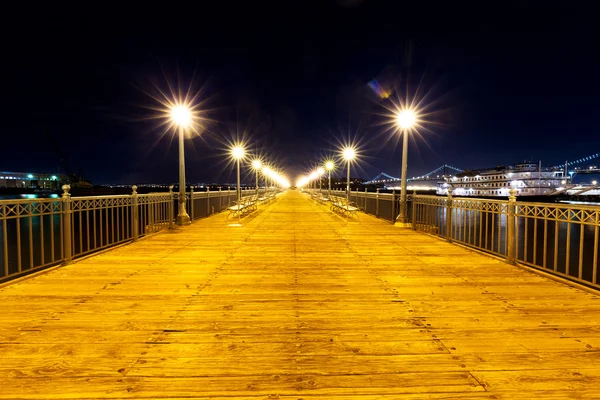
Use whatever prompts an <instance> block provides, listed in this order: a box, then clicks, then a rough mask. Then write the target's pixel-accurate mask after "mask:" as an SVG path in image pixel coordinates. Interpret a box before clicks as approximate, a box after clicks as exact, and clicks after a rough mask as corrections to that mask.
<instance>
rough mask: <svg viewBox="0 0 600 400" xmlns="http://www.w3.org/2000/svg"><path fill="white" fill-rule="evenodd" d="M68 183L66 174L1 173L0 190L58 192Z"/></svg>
mask: <svg viewBox="0 0 600 400" xmlns="http://www.w3.org/2000/svg"><path fill="white" fill-rule="evenodd" d="M68 181H69V178H68V176H67V175H64V174H44V173H42V174H39V173H30V172H7V171H0V188H23V189H47V190H57V189H60V187H61V186H62V185H63V184H64V183H67V182H68Z"/></svg>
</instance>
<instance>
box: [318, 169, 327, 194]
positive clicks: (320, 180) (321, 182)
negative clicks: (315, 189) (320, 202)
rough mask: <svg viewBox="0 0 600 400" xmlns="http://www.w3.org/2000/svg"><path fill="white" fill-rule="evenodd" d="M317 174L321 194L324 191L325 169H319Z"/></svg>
mask: <svg viewBox="0 0 600 400" xmlns="http://www.w3.org/2000/svg"><path fill="white" fill-rule="evenodd" d="M317 173H318V174H319V193H321V192H322V191H323V174H324V173H325V170H324V169H323V167H319V168H318V169H317Z"/></svg>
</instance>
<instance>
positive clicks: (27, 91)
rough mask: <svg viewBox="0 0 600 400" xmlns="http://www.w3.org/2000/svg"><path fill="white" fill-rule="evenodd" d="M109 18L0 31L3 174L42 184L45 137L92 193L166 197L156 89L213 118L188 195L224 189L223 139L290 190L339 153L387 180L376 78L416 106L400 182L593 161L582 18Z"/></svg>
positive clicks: (542, 6) (358, 6) (310, 14)
mask: <svg viewBox="0 0 600 400" xmlns="http://www.w3.org/2000/svg"><path fill="white" fill-rule="evenodd" d="M122 3H123V5H121V6H120V7H118V8H110V9H109V8H102V7H101V6H100V4H101V3H94V4H97V5H98V6H96V7H95V8H93V7H89V8H87V7H86V6H85V4H86V3H81V5H80V6H78V7H76V8H72V7H69V8H65V9H61V8H60V7H59V6H58V5H57V3H52V4H51V5H50V6H45V7H46V8H39V7H37V6H33V5H30V6H29V9H27V10H21V12H18V11H16V12H15V13H14V15H12V16H11V15H8V14H6V15H5V23H4V26H3V28H2V32H1V33H2V42H3V43H2V44H3V46H2V52H3V57H2V59H3V61H2V67H1V68H2V70H3V74H2V76H3V79H2V86H1V87H2V94H3V102H2V103H3V106H2V116H3V118H2V120H3V124H2V125H1V126H0V132H1V135H2V145H1V146H0V170H4V171H24V172H29V171H31V172H34V171H40V172H41V171H48V172H49V171H55V170H56V168H57V166H58V163H59V157H58V156H57V155H56V154H55V152H54V151H53V150H52V147H51V146H50V145H49V142H48V140H47V138H46V133H45V131H44V130H45V129H48V131H49V132H51V134H52V136H54V138H55V140H56V141H57V142H58V143H59V144H60V147H61V148H62V150H63V151H64V152H65V153H66V154H68V155H69V161H70V164H71V165H72V167H73V169H74V170H75V171H77V170H78V169H79V168H81V170H82V171H83V173H84V175H85V177H86V178H88V179H90V180H91V181H93V182H94V183H96V184H104V183H125V184H127V183H150V182H157V183H158V182H164V183H166V182H173V181H176V180H177V146H176V142H172V139H173V136H172V134H169V135H165V136H163V137H162V139H161V133H162V131H161V129H156V125H157V124H156V122H152V121H149V120H147V119H146V118H147V117H150V116H152V112H151V111H150V110H149V109H148V107H152V106H154V105H155V103H154V101H153V100H152V98H151V97H149V96H148V95H147V94H146V93H147V92H151V93H156V86H158V87H160V88H162V89H163V90H164V89H166V88H167V84H168V82H171V83H173V84H175V85H177V83H178V82H179V83H181V84H182V85H184V86H188V85H190V84H191V85H192V87H193V88H195V89H200V88H201V89H202V91H201V93H202V96H203V99H206V103H205V104H206V108H207V109H208V111H207V115H209V116H210V118H211V119H213V120H214V121H213V122H211V123H210V124H208V126H207V128H208V129H207V131H206V132H204V133H203V134H202V135H201V137H196V138H194V139H193V140H190V141H188V142H187V144H186V157H187V177H188V181H190V182H194V183H196V182H215V181H227V180H233V179H232V177H233V173H232V172H233V169H232V166H231V165H229V164H228V160H227V157H226V154H225V153H226V150H225V149H226V143H227V142H228V141H231V140H232V139H234V138H235V135H236V134H238V135H242V134H245V136H246V137H247V138H249V143H250V146H251V148H252V149H258V151H260V152H261V153H263V154H265V155H267V156H269V157H270V158H272V159H273V160H277V162H278V165H279V166H280V167H282V169H283V170H284V171H285V172H287V173H288V174H289V175H290V177H291V178H293V177H294V176H295V175H296V174H298V173H302V172H305V171H306V170H307V169H308V168H310V167H311V166H312V165H314V164H315V163H316V162H318V161H319V159H321V158H322V157H323V156H324V155H327V154H328V152H329V153H330V152H333V151H335V148H336V145H337V143H338V142H341V141H344V140H346V139H347V138H348V137H352V138H355V139H356V140H358V141H359V142H360V143H361V146H362V147H361V152H362V155H363V158H362V161H361V163H360V168H359V169H358V170H356V171H353V174H352V175H353V176H358V175H360V177H362V178H372V177H374V176H375V175H377V174H378V173H379V172H381V171H385V172H387V173H389V174H391V175H394V176H400V157H401V147H400V146H398V144H397V140H396V138H394V137H392V138H390V135H391V133H390V132H386V130H385V126H381V122H382V121H383V120H384V119H385V118H384V117H382V116H380V115H379V114H381V113H383V112H385V111H386V109H385V107H384V106H385V105H388V106H389V99H388V100H386V99H381V98H378V97H377V96H376V95H375V93H374V92H373V91H372V90H371V89H370V88H369V86H368V85H367V84H368V82H370V81H372V80H373V79H376V80H377V81H378V82H380V84H381V85H382V86H386V87H389V88H391V89H392V90H395V91H394V93H392V98H394V96H396V95H397V93H398V92H402V93H404V91H405V90H406V89H407V88H408V90H409V92H410V93H415V91H417V88H418V90H419V91H418V93H420V94H423V93H427V101H428V103H429V104H430V110H431V111H432V114H431V115H430V118H431V123H430V124H428V125H427V128H428V131H423V132H421V137H420V138H418V139H416V140H414V141H413V142H411V145H410V153H409V176H413V175H419V174H422V173H425V172H427V171H429V170H432V169H434V168H436V167H438V166H439V165H441V164H444V163H447V164H450V165H454V166H457V167H462V168H465V169H466V168H477V167H487V166H494V165H497V164H513V163H515V162H518V161H520V160H524V159H528V160H532V161H535V162H537V161H538V160H542V162H543V165H551V164H552V165H554V164H558V163H561V162H564V160H565V159H574V158H579V157H583V156H587V155H590V154H592V153H597V152H598V151H600V146H599V145H598V134H597V124H598V121H597V120H598V118H597V113H598V111H597V110H598V108H599V106H600V98H599V96H598V92H599V90H598V89H600V88H599V86H600V85H599V82H600V80H599V75H598V74H599V71H600V68H599V67H600V65H599V58H598V57H599V56H598V48H599V45H598V44H599V43H598V37H600V35H599V32H598V29H597V23H596V21H595V15H596V14H595V12H594V10H592V9H587V10H586V9H585V8H582V7H581V6H579V5H580V3H576V2H570V3H569V2H567V3H565V2H561V3H556V4H560V8H553V7H551V6H549V5H550V4H553V3H552V2H528V1H514V2H508V1H507V2H497V3H495V4H496V5H495V6H491V5H490V4H492V3H489V2H477V3H460V2H443V3H440V4H436V3H435V2H431V1H429V2H402V1H389V2H386V1H373V0H362V1H361V0H345V1H344V0H338V1H334V0H321V1H316V2H310V1H298V0H297V1H279V2H277V3H273V4H270V3H268V2H252V1H246V2H234V1H215V2H212V3H209V2H204V1H200V2H195V3H194V5H184V4H176V3H174V2H163V4H160V6H150V5H148V4H143V5H139V6H132V5H125V3H126V2H122ZM213 3H214V4H213ZM459 3H460V4H462V6H461V5H458V4H459ZM90 4H91V3H90ZM569 4H572V5H573V6H571V5H569ZM575 6H579V8H575Z"/></svg>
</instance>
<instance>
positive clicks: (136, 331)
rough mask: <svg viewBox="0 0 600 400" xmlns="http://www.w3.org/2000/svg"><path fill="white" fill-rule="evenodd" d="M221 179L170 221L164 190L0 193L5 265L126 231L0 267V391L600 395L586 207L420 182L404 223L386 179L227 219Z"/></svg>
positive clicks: (591, 235)
mask: <svg viewBox="0 0 600 400" xmlns="http://www.w3.org/2000/svg"><path fill="white" fill-rule="evenodd" d="M328 195H331V194H328ZM161 196H162V197H161ZM224 196H226V197H224ZM229 196H230V194H229V193H227V194H223V193H220V192H219V193H218V195H217V194H215V193H208V194H207V193H196V194H193V195H192V198H193V200H192V203H193V204H192V207H191V216H192V217H193V218H194V220H195V221H194V223H193V224H192V225H190V226H186V227H180V228H172V220H173V201H172V194H171V195H164V194H161V195H145V196H142V195H140V196H135V195H132V196H113V197H110V198H109V197H102V198H92V199H83V198H73V199H68V200H65V202H66V203H67V204H68V206H67V207H68V208H67V210H68V211H67V212H64V211H62V210H63V209H62V208H61V207H63V206H64V205H61V204H60V202H58V203H57V202H56V201H55V200H50V199H49V200H47V201H46V200H43V201H42V200H36V202H33V201H29V200H28V201H21V200H19V201H12V202H10V201H8V200H5V201H3V202H2V203H0V217H1V219H0V225H3V226H4V228H3V230H2V232H3V236H2V239H1V240H0V243H4V247H3V248H4V250H3V253H2V257H0V262H1V263H2V264H0V265H2V266H3V268H4V277H5V278H6V277H7V275H13V276H20V275H22V274H23V273H24V272H27V271H28V269H30V268H33V269H35V268H37V266H39V265H42V264H44V263H45V264H48V265H51V264H52V261H54V262H55V263H56V262H59V263H60V262H62V261H63V258H64V253H63V251H62V250H61V243H63V242H62V241H63V240H64V238H65V235H66V232H67V231H72V234H73V235H72V237H71V238H70V240H71V241H72V242H69V243H68V244H67V247H68V248H70V249H71V251H72V255H73V256H78V255H85V254H88V253H91V252H92V251H93V250H97V249H102V248H106V247H108V246H110V245H112V244H119V243H127V244H126V245H120V246H116V247H113V248H112V249H110V250H107V251H104V252H99V253H96V254H94V255H91V256H82V257H79V258H77V257H75V259H74V261H73V262H72V263H69V264H68V265H66V266H58V267H52V268H49V269H46V270H43V271H41V272H38V273H37V274H34V275H33V276H28V277H25V278H18V279H13V280H11V281H7V282H5V284H4V286H3V287H2V288H1V289H0V304H1V307H2V314H1V317H0V357H1V360H2V363H0V376H2V378H1V381H2V387H1V390H0V398H5V399H17V398H18V399H41V398H53V399H59V398H60V399H62V398H71V399H126V398H127V399H133V398H135V399H150V398H161V399H188V398H194V399H209V398H210V399H244V400H255V399H289V400H292V399H304V400H310V399H315V400H316V399H334V400H335V399H337V400H350V399H365V400H374V399H399V398H402V399H415V400H416V399H481V400H483V399H486V400H487V399H523V400H526V399H527V400H529V399H545V398H548V399H550V398H551V399H562V398H564V399H567V398H572V399H575V398H581V399H592V398H598V393H600V369H599V368H598V365H599V363H600V296H598V292H597V291H596V289H597V288H598V277H597V255H598V248H597V241H598V227H599V225H600V218H599V211H598V210H596V211H594V210H593V209H591V208H585V207H583V208H573V207H571V208H568V207H567V206H558V205H551V206H548V205H546V206H548V207H549V208H545V209H542V208H540V207H546V206H542V205H535V204H533V203H528V204H524V205H522V206H519V207H517V209H516V211H515V209H514V208H513V206H514V204H513V203H506V205H505V203H502V202H499V201H495V202H490V203H485V204H484V203H476V202H475V201H473V200H469V199H465V200H460V199H455V200H454V202H453V203H447V202H446V199H445V198H436V197H434V196H417V197H414V198H412V199H411V202H412V208H411V210H412V211H411V212H412V228H415V229H409V228H400V227H397V226H395V225H393V224H391V223H389V221H388V220H393V219H394V218H395V215H396V213H395V211H394V210H396V209H397V208H396V205H395V204H396V201H397V199H395V198H392V197H390V195H387V196H386V195H383V194H371V193H369V194H365V195H364V196H362V194H360V193H352V194H351V196H350V200H351V201H352V202H354V203H355V204H356V205H357V206H358V208H360V209H361V210H364V211H367V212H369V213H373V214H376V215H369V214H367V213H365V212H359V213H358V215H356V216H346V215H344V214H343V213H340V212H334V211H332V210H331V209H330V207H329V206H328V204H327V203H326V202H324V200H323V193H321V194H320V195H318V194H314V193H313V194H312V196H311V195H309V194H306V193H300V192H298V191H287V192H284V193H281V194H279V195H278V196H277V198H276V199H275V200H274V201H271V202H269V203H266V204H261V205H259V206H258V208H257V209H256V210H255V211H254V212H252V213H249V214H248V215H246V216H245V217H243V218H239V219H238V218H235V217H233V218H232V217H231V216H228V215H227V212H224V213H218V211H219V210H221V209H223V210H226V207H227V205H228V204H229V202H228V197H229ZM311 197H312V198H311ZM330 197H331V196H330ZM194 202H195V203H194ZM57 204H58V205H57ZM486 204H493V205H494V207H491V206H489V205H486ZM506 210H508V211H506ZM540 210H544V212H541V211H540ZM504 211H506V212H507V213H506V214H504ZM541 215H546V216H547V219H546V220H540V219H539V218H541V217H540V216H541ZM444 216H446V217H448V218H446V219H445V220H443V219H441V218H442V217H444ZM203 217H206V218H203ZM378 217H379V218H378ZM563 217H564V218H565V219H564V220H563V219H561V218H563ZM118 218H121V220H120V225H119V224H117V221H118ZM567 219H568V220H567ZM69 220H70V221H71V224H72V228H65V229H66V230H61V229H58V230H56V229H57V228H56V226H55V225H52V228H51V224H52V223H53V222H52V221H54V222H55V223H56V224H57V226H58V227H60V226H65V225H64V223H65V221H69ZM109 221H115V224H111V223H109ZM128 221H140V222H139V224H136V225H135V226H133V225H131V224H130V223H129V222H128ZM476 221H480V222H481V221H486V225H481V224H480V225H474V224H475V222H476ZM494 221H495V222H494ZM511 221H516V222H515V225H510V224H511V223H512V222H511ZM524 221H528V222H527V223H526V224H525V225H523V222H524ZM92 222H93V223H92ZM104 222H106V225H102V224H103V223H104ZM463 222H464V224H463ZM563 223H564V224H567V225H568V228H567V229H568V230H567V231H564V232H563V231H561V229H563V228H562V225H561V224H563ZM16 224H19V226H20V228H19V229H20V231H19V235H20V236H19V238H18V239H15V238H13V239H10V238H9V239H7V234H8V233H7V232H10V229H11V227H12V226H16ZM61 224H63V225H61ZM488 224H489V225H488ZM567 225H565V226H567ZM99 226H100V228H101V229H96V228H98V227H99ZM544 226H546V228H547V230H546V231H544V230H543V227H544ZM553 226H554V227H556V229H557V230H556V231H555V230H552V229H554V228H552V227H553ZM90 227H91V228H90ZM170 227H171V228H172V229H169V228H170ZM571 228H573V229H571ZM36 229H41V230H42V231H44V230H48V229H51V230H55V231H56V232H59V234H58V236H56V238H58V239H57V241H58V243H56V242H52V243H51V241H50V239H43V237H42V239H40V237H38V236H36V235H35V232H36ZM90 229H91V230H90ZM534 231H535V232H536V236H535V238H536V239H535V240H542V238H546V237H547V238H548V241H547V243H549V244H545V245H544V246H543V247H540V246H537V244H536V242H534V241H533V239H531V240H529V239H527V240H525V242H523V238H529V237H531V238H533V236H530V234H531V233H532V232H534ZM559 231H560V232H559ZM82 232H84V233H85V232H87V234H88V236H86V235H83V234H82ZM90 232H92V234H90ZM155 232H156V233H155ZM527 232H529V233H527ZM555 232H559V233H560V235H559V234H558V233H557V234H556V235H557V236H556V237H557V239H556V240H558V243H559V244H558V247H555V245H554V243H555V242H554V240H555V236H554V235H555ZM565 232H569V233H568V235H569V238H570V240H571V241H570V242H568V245H567V248H568V249H569V250H566V253H565V248H564V243H565V242H564V240H565V238H566V236H564V235H563V234H566V233H565ZM580 232H581V235H585V237H584V236H578V235H579V233H580ZM507 235H508V236H507ZM88 237H89V238H90V239H89V240H88V239H87V238H88ZM506 237H512V238H515V239H514V240H515V241H514V242H512V243H508V244H507V243H505V241H504V240H505V239H502V238H506ZM60 238H62V239H60ZM59 239H60V240H59ZM134 239H137V240H134ZM593 240H595V242H594V241H593ZM451 242H458V243H460V244H462V246H459V245H455V244H453V243H451ZM17 243H18V246H19V247H18V251H19V252H20V253H18V254H19V256H18V263H17V262H16V261H15V260H16V258H15V257H17ZM524 243H526V244H524ZM580 243H582V244H581V247H580ZM39 246H42V250H41V252H37V253H36V252H31V253H27V251H26V249H29V250H32V249H34V248H36V247H39ZM467 246H470V247H467ZM590 246H591V249H593V250H591V251H595V253H593V252H592V253H588V252H589V251H590ZM594 246H596V247H594ZM476 247H477V248H479V249H480V250H482V251H486V252H488V253H492V254H493V255H494V256H495V257H491V256H489V255H485V254H483V253H482V252H478V251H474V250H473V248H476ZM21 254H22V255H23V257H21V256H20V255H21ZM29 254H31V256H29ZM582 254H584V256H582ZM506 257H508V260H509V261H512V262H518V263H519V264H520V265H521V266H520V267H519V266H515V265H510V264H508V263H507V262H505V259H506ZM511 257H512V258H514V260H511ZM580 257H583V258H580ZM17 264H18V265H17ZM526 265H527V266H529V267H526ZM536 265H537V266H538V268H539V269H542V270H544V271H547V272H548V273H552V274H553V276H554V277H552V278H551V277H550V276H549V274H548V273H542V272H535V273H534V272H533V271H537V270H536V269H534V268H533V266H536ZM566 279H569V280H568V281H567V280H566ZM573 281H578V282H580V283H581V284H575V283H573ZM567 282H571V283H567ZM582 284H586V285H587V286H588V287H590V289H585V288H584V287H583V285H582ZM593 288H596V289H593Z"/></svg>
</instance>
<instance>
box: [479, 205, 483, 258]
mask: <svg viewBox="0 0 600 400" xmlns="http://www.w3.org/2000/svg"><path fill="white" fill-rule="evenodd" d="M482 215H483V209H481V208H480V209H479V248H480V249H482V248H483V246H482V245H481V242H482V239H483V218H482Z"/></svg>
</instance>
